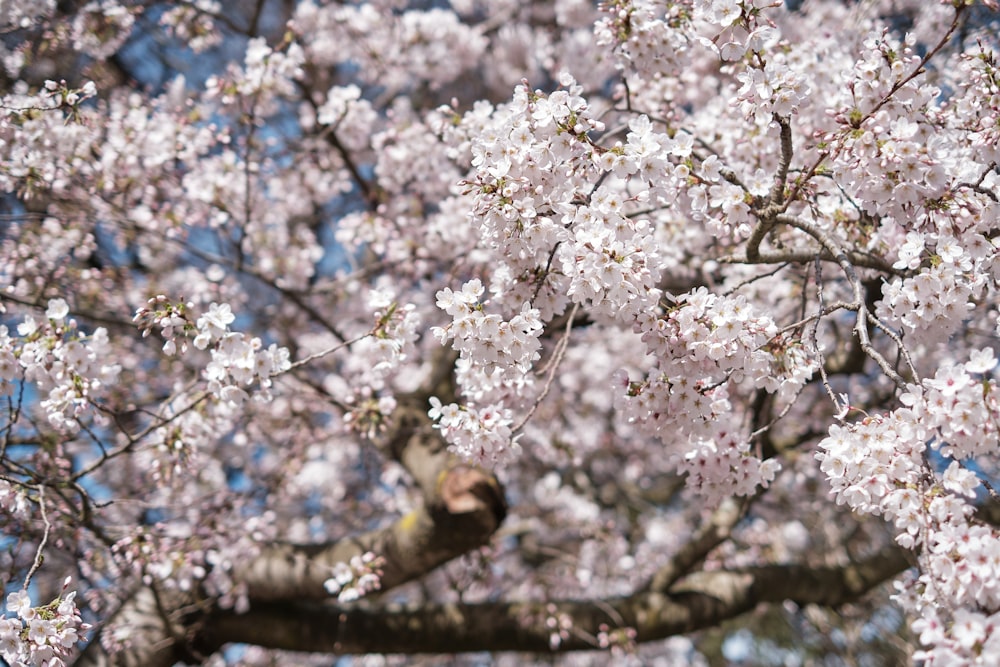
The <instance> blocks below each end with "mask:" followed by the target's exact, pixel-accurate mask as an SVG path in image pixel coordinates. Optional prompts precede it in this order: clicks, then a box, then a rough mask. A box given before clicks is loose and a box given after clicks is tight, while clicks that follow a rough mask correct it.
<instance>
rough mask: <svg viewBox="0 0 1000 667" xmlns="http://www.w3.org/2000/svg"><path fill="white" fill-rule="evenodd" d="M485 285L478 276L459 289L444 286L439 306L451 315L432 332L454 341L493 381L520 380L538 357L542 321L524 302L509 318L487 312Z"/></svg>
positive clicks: (467, 357)
mask: <svg viewBox="0 0 1000 667" xmlns="http://www.w3.org/2000/svg"><path fill="white" fill-rule="evenodd" d="M483 292H484V288H483V284H482V282H481V281H480V280H479V279H478V278H473V279H472V280H470V281H468V282H467V283H465V284H464V285H463V286H462V290H461V291H460V292H454V291H452V290H451V289H450V288H448V287H445V288H444V289H442V290H440V291H439V292H438V293H437V306H438V308H440V309H442V310H444V311H445V312H446V313H448V314H449V315H451V317H452V322H451V323H450V324H449V325H447V326H445V327H434V328H433V329H432V332H433V334H434V335H435V336H436V337H437V338H438V340H440V341H441V343H442V344H443V343H446V342H448V341H449V340H452V341H453V345H454V348H455V349H456V350H457V351H458V352H459V354H460V355H461V358H462V359H466V360H467V361H470V362H471V361H472V360H475V363H476V364H478V365H479V366H480V367H481V369H482V371H483V373H484V374H485V375H486V377H487V378H489V379H490V380H492V381H493V382H494V383H497V384H499V383H503V382H518V381H520V380H521V379H522V378H523V377H524V375H525V374H526V373H527V372H528V371H529V370H530V369H531V366H532V364H533V363H534V362H535V361H536V360H537V359H538V358H539V349H541V342H540V341H539V340H538V337H539V336H540V335H541V333H542V328H543V325H542V321H541V319H539V313H538V310H537V309H534V308H532V307H531V305H530V304H528V303H525V304H524V305H523V306H522V307H521V311H520V312H519V313H517V314H516V315H514V316H513V317H512V318H511V319H510V320H505V319H503V318H502V317H501V316H500V315H497V314H495V313H486V312H485V310H484V307H483V304H481V303H479V299H480V297H481V296H482V295H483Z"/></svg>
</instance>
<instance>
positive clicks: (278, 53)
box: [205, 37, 305, 115]
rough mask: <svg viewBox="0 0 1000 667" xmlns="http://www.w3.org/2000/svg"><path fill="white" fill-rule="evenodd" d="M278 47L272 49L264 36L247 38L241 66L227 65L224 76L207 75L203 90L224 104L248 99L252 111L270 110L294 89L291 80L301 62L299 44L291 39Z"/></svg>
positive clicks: (301, 55) (299, 67)
mask: <svg viewBox="0 0 1000 667" xmlns="http://www.w3.org/2000/svg"><path fill="white" fill-rule="evenodd" d="M282 46H283V47H284V48H283V50H277V49H272V48H271V47H270V46H268V44H267V39H265V38H264V37H255V38H253V39H251V40H250V41H249V42H248V44H247V54H246V58H245V60H244V66H243V67H242V68H240V67H236V66H233V65H230V68H229V72H228V73H227V74H226V75H225V76H224V77H219V76H214V75H213V76H211V77H209V79H208V80H207V81H206V82H205V90H206V93H207V94H208V96H209V97H218V98H219V99H220V100H221V101H222V103H223V104H227V105H229V104H235V103H237V102H238V101H239V100H242V99H246V98H250V99H252V100H253V102H254V112H255V113H256V114H260V115H267V114H269V113H271V112H272V111H273V110H274V109H275V103H276V101H277V99H278V98H280V97H284V96H287V95H290V94H292V93H293V92H294V91H295V84H294V80H295V79H297V78H299V77H300V76H301V75H302V70H301V66H302V63H303V62H305V53H304V52H303V50H302V47H301V46H299V45H298V44H296V43H295V42H291V43H286V44H283V45H282Z"/></svg>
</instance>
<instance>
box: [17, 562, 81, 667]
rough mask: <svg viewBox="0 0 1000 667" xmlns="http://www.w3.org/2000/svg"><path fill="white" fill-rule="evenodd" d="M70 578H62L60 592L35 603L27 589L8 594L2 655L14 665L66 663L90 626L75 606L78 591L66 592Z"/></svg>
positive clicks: (59, 665) (57, 666) (54, 666)
mask: <svg viewBox="0 0 1000 667" xmlns="http://www.w3.org/2000/svg"><path fill="white" fill-rule="evenodd" d="M70 581H71V579H70V578H69V577H67V578H66V579H65V581H64V582H63V588H62V592H61V593H60V594H59V596H58V597H57V598H56V599H55V600H53V601H52V602H49V603H48V604H45V605H40V606H35V605H33V604H32V602H31V596H30V595H29V594H28V591H27V590H19V591H14V592H13V593H9V594H8V595H7V606H6V608H7V613H8V614H12V616H8V617H6V618H0V656H2V657H3V659H4V660H5V661H6V662H7V664H9V665H12V666H17V667H21V666H22V665H23V666H25V667H27V666H28V665H44V666H45V667H65V665H67V664H69V663H68V662H67V661H68V660H69V659H70V658H72V656H73V655H74V653H75V649H76V645H77V643H78V642H79V641H80V639H81V638H82V636H83V635H84V634H85V633H86V632H87V631H88V630H90V625H89V624H87V623H84V622H83V619H82V618H81V617H80V611H79V610H78V609H77V607H76V592H69V593H67V592H66V589H67V588H68V587H69V584H70Z"/></svg>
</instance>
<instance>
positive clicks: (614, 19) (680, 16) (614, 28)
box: [594, 0, 691, 78]
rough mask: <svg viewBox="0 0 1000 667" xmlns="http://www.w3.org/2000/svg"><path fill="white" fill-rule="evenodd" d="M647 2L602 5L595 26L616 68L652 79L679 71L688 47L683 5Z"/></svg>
mask: <svg viewBox="0 0 1000 667" xmlns="http://www.w3.org/2000/svg"><path fill="white" fill-rule="evenodd" d="M662 4H664V3H656V2H650V1H649V0H614V1H613V2H605V3H602V4H601V7H602V9H603V13H604V14H605V16H602V17H601V18H600V19H599V20H598V22H597V24H596V25H595V26H594V37H595V39H596V43H597V44H598V45H599V46H605V47H610V49H611V50H612V51H613V53H614V55H615V59H616V61H617V65H618V67H619V68H622V69H625V68H626V67H627V68H630V69H634V70H636V71H637V72H638V73H639V74H640V75H642V76H644V77H649V78H655V77H658V76H660V75H661V74H664V73H670V74H676V73H678V72H680V70H681V68H682V67H683V63H684V55H685V52H686V51H687V50H688V47H689V44H690V41H691V39H690V36H689V34H688V33H687V31H686V30H685V28H687V27H688V25H689V19H688V17H687V8H686V7H685V6H684V4H685V3H681V2H671V3H665V4H666V6H667V11H666V13H665V14H663V13H661V11H660V10H661V5H662Z"/></svg>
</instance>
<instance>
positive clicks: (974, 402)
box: [817, 349, 1000, 664]
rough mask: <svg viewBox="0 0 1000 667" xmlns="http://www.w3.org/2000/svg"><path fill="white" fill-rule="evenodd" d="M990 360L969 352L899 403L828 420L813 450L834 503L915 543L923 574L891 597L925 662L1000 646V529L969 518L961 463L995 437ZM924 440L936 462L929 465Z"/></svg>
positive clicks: (972, 482) (966, 475)
mask: <svg viewBox="0 0 1000 667" xmlns="http://www.w3.org/2000/svg"><path fill="white" fill-rule="evenodd" d="M996 364H997V360H996V357H995V356H994V353H993V351H992V350H990V349H983V350H976V351H973V352H972V353H971V355H970V358H969V361H967V362H966V363H964V364H959V365H954V366H945V367H943V368H941V369H939V370H938V372H937V373H936V374H935V376H934V377H933V378H932V379H928V380H925V381H924V382H923V384H922V385H918V386H911V387H910V388H909V391H908V392H907V393H905V394H903V395H902V396H901V399H900V400H901V402H902V403H903V404H904V405H903V407H901V408H899V409H896V410H894V411H892V412H891V413H889V414H885V415H870V416H866V417H865V418H863V419H862V420H860V421H859V422H857V423H855V424H851V425H847V426H839V425H835V426H833V427H831V429H830V434H829V436H828V437H827V438H826V439H824V440H823V441H822V442H821V443H820V450H821V451H820V453H818V454H817V458H819V460H820V461H821V469H822V470H823V472H824V473H825V474H826V475H827V477H828V479H829V481H830V484H831V486H832V487H833V491H834V494H835V496H836V498H837V502H838V503H847V504H848V505H850V506H851V508H852V509H854V510H856V511H858V512H863V513H868V514H875V515H882V516H883V517H885V519H886V520H887V521H892V522H893V523H894V524H895V527H896V531H897V535H896V541H897V542H899V543H900V544H901V545H903V546H905V547H908V548H913V549H917V548H918V547H921V550H920V552H921V555H920V563H921V573H920V575H919V576H918V577H917V578H915V579H913V580H911V581H909V582H904V583H902V584H900V586H901V591H902V592H901V593H900V595H898V596H897V599H898V600H899V602H900V603H901V604H902V605H903V607H904V608H906V609H907V610H908V611H910V612H911V613H913V614H914V616H915V617H916V618H917V619H918V620H917V621H916V622H915V623H914V629H915V630H916V631H917V632H919V633H920V641H921V643H922V644H924V645H925V646H926V647H927V649H928V650H927V652H926V653H925V654H924V657H925V658H927V659H928V660H929V661H930V662H928V664H939V662H938V661H942V660H943V661H944V662H941V663H940V664H947V658H948V657H949V656H950V657H951V658H952V659H954V660H955V661H956V663H955V664H958V662H961V661H965V660H972V659H973V658H974V657H975V656H976V655H978V654H979V652H980V651H982V650H984V646H986V645H987V644H989V645H993V646H1000V633H998V632H996V630H995V628H996V627H998V626H997V620H998V618H1000V616H998V615H997V611H998V610H1000V588H998V587H997V584H996V582H997V581H998V580H1000V546H998V545H1000V534H998V531H997V530H996V529H995V528H993V527H991V526H988V525H983V524H978V523H974V522H972V521H971V516H972V514H973V510H974V507H973V505H972V504H971V502H970V500H971V499H973V498H975V496H976V493H977V491H978V490H979V489H980V487H981V482H980V480H979V478H978V476H977V474H976V472H975V471H974V470H973V469H970V468H969V467H968V466H967V465H965V464H964V463H963V462H965V461H975V460H977V459H979V458H981V457H983V456H984V455H987V454H989V453H991V452H992V451H993V450H994V449H995V447H996V442H997V439H998V437H1000V430H998V426H997V425H998V424H1000V389H998V386H997V383H996V380H995V379H993V378H992V377H990V376H988V375H987V374H988V373H989V372H990V371H991V370H992V369H993V368H994V367H995V366H996ZM928 445H929V447H930V449H931V450H934V451H935V452H936V457H937V458H938V459H940V460H941V462H940V463H937V464H935V465H933V467H931V464H930V463H929V460H930V459H931V458H932V457H929V456H928V454H927V448H928ZM961 664H969V663H965V662H961Z"/></svg>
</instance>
